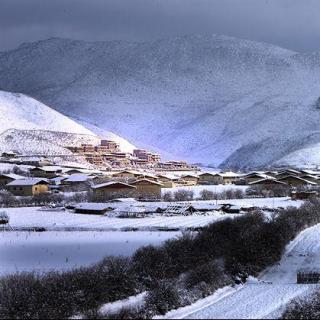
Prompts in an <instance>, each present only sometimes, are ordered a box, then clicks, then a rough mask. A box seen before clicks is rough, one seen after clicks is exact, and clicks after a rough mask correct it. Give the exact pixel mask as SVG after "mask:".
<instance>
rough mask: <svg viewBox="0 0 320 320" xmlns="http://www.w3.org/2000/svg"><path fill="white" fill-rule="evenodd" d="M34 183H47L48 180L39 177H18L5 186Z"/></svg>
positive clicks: (32, 184)
mask: <svg viewBox="0 0 320 320" xmlns="http://www.w3.org/2000/svg"><path fill="white" fill-rule="evenodd" d="M36 184H48V181H47V180H46V179H40V178H29V179H19V180H14V181H12V182H10V183H8V184H7V186H34V185H36Z"/></svg>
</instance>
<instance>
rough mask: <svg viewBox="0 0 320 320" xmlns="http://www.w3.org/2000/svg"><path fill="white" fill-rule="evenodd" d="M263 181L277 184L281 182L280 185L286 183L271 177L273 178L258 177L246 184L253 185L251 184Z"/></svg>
mask: <svg viewBox="0 0 320 320" xmlns="http://www.w3.org/2000/svg"><path fill="white" fill-rule="evenodd" d="M263 182H273V183H277V184H282V185H287V184H286V183H285V182H282V181H279V180H276V179H273V178H264V179H259V180H256V181H251V182H249V183H248V185H253V184H260V183H263Z"/></svg>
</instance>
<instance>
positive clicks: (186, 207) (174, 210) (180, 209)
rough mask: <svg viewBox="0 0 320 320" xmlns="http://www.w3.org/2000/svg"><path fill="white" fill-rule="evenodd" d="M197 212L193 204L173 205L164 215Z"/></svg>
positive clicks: (169, 206) (168, 207)
mask: <svg viewBox="0 0 320 320" xmlns="http://www.w3.org/2000/svg"><path fill="white" fill-rule="evenodd" d="M194 211H198V210H196V209H195V208H194V207H193V206H192V205H191V204H173V205H168V206H167V208H166V209H165V211H164V212H163V213H164V214H182V215H183V214H185V213H186V212H194Z"/></svg>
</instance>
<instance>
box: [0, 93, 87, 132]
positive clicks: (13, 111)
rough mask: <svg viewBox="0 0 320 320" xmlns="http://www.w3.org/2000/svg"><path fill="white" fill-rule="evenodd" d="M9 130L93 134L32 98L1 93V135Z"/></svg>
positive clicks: (17, 94)
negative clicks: (42, 130) (41, 130)
mask: <svg viewBox="0 0 320 320" xmlns="http://www.w3.org/2000/svg"><path fill="white" fill-rule="evenodd" d="M8 129H22V130H28V129H29V130H31V129H44V130H52V131H61V132H69V133H79V134H93V133H92V132H91V131H89V130H88V129H86V128H84V127H83V126H81V125H79V124H78V123H76V122H75V121H73V120H71V119H69V118H68V117H66V116H64V115H62V114H61V113H59V112H57V111H55V110H53V109H51V108H49V107H47V106H46V105H44V104H43V103H41V102H39V101H37V100H35V99H33V98H31V97H28V96H26V95H24V94H20V93H11V92H4V91H0V133H2V132H4V131H6V130H8Z"/></svg>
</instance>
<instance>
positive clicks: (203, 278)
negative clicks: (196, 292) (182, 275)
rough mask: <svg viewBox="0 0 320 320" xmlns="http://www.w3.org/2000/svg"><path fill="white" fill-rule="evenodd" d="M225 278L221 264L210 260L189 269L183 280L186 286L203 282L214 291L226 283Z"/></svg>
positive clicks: (189, 286)
mask: <svg viewBox="0 0 320 320" xmlns="http://www.w3.org/2000/svg"><path fill="white" fill-rule="evenodd" d="M225 278H226V276H225V273H224V270H223V268H222V266H221V265H220V264H219V263H218V262H216V261H210V262H208V263H206V264H203V265H200V266H198V267H196V268H195V269H193V270H191V271H190V272H189V274H188V275H187V278H186V280H185V281H186V284H187V287H188V288H192V287H194V286H196V285H199V284H200V283H205V284H207V285H208V286H209V287H210V289H212V291H214V290H215V289H217V288H220V287H221V286H222V285H223V284H225V283H226V281H225V280H226V279H225Z"/></svg>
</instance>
